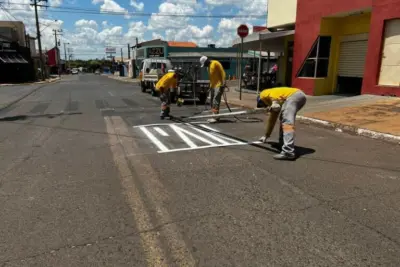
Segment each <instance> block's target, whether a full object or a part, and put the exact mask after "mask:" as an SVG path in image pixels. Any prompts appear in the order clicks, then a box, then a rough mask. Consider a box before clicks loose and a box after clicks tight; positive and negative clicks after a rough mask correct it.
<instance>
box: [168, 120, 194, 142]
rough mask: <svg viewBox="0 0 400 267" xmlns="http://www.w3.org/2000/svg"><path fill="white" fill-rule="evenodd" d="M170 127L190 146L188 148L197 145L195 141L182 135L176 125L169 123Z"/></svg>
mask: <svg viewBox="0 0 400 267" xmlns="http://www.w3.org/2000/svg"><path fill="white" fill-rule="evenodd" d="M170 127H171V128H172V129H173V130H174V131H175V132H176V134H177V135H179V137H180V138H181V139H182V140H183V141H185V143H186V144H187V145H188V146H189V147H190V148H196V147H197V145H196V144H195V143H193V142H192V140H190V139H189V138H188V137H187V136H186V135H184V134H183V133H182V129H181V128H179V127H178V126H176V125H174V124H172V125H170Z"/></svg>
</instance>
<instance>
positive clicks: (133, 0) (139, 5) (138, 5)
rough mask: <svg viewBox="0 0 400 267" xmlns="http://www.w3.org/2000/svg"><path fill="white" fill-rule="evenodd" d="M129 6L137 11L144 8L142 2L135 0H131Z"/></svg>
mask: <svg viewBox="0 0 400 267" xmlns="http://www.w3.org/2000/svg"><path fill="white" fill-rule="evenodd" d="M131 6H132V7H133V8H134V9H136V10H137V11H143V9H144V4H143V2H137V1H136V0H131Z"/></svg>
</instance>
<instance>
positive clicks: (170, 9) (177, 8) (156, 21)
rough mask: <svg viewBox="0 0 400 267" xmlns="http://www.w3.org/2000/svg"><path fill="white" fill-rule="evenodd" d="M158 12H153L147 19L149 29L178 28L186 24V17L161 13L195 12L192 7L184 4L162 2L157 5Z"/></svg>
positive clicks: (190, 13)
mask: <svg viewBox="0 0 400 267" xmlns="http://www.w3.org/2000/svg"><path fill="white" fill-rule="evenodd" d="M158 10H159V12H158V13H153V14H152V16H151V17H150V19H149V30H158V29H165V28H166V25H168V28H174V29H180V28H185V27H186V26H187V25H188V22H189V19H188V18H187V17H179V16H177V17H175V16H163V15H192V14H195V13H196V12H195V10H194V9H193V7H191V6H189V5H186V4H174V3H169V2H164V3H162V4H161V5H160V6H159V7H158Z"/></svg>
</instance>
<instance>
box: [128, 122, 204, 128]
mask: <svg viewBox="0 0 400 267" xmlns="http://www.w3.org/2000/svg"><path fill="white" fill-rule="evenodd" d="M190 123H191V124H204V123H208V122H207V121H196V122H190ZM173 124H174V125H180V124H186V123H184V122H176V123H168V122H166V123H152V124H143V125H136V126H132V127H133V128H140V127H150V126H169V125H173Z"/></svg>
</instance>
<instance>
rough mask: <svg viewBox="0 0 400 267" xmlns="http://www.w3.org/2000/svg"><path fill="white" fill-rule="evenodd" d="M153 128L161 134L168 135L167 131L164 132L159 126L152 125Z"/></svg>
mask: <svg viewBox="0 0 400 267" xmlns="http://www.w3.org/2000/svg"><path fill="white" fill-rule="evenodd" d="M153 129H154V130H156V131H157V132H158V133H159V134H161V135H162V136H169V135H168V133H167V132H165V131H164V130H163V129H161V128H160V127H154V128H153Z"/></svg>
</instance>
